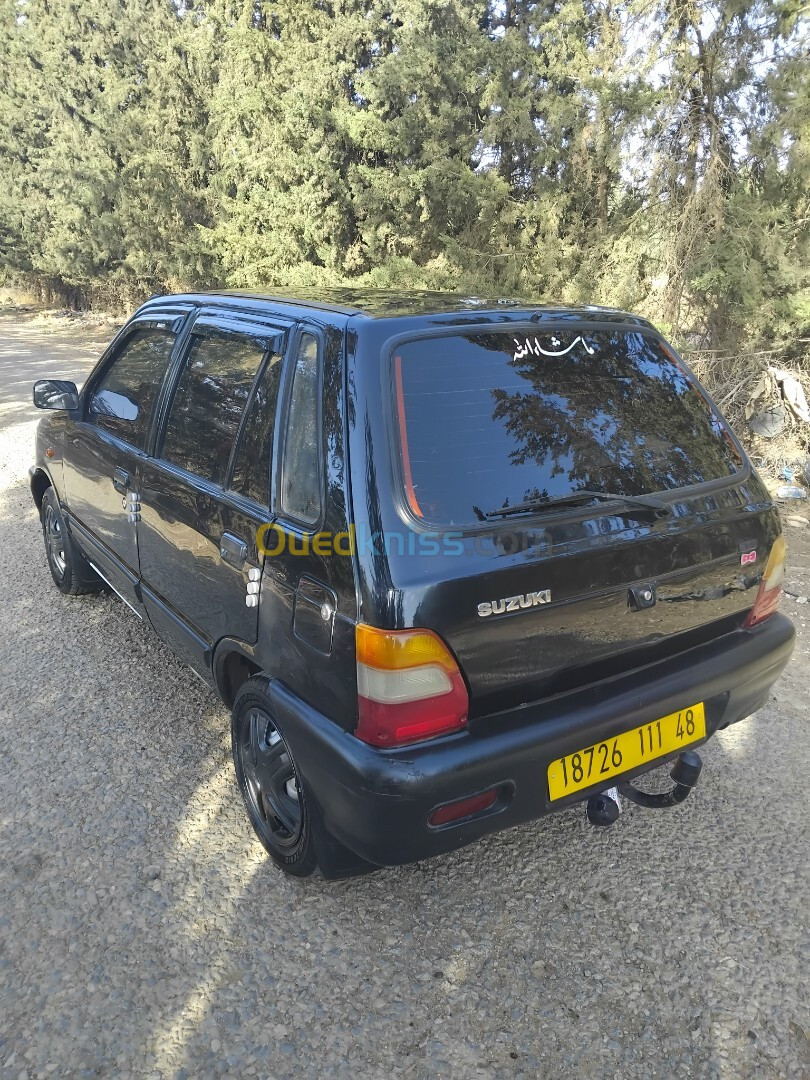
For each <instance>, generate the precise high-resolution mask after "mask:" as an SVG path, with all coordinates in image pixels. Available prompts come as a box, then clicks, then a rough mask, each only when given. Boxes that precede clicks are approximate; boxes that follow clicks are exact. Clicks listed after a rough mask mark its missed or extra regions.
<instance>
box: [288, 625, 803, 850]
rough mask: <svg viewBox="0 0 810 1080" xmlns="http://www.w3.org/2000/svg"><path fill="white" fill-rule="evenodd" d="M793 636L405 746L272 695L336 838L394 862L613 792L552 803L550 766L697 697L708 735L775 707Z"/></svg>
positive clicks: (779, 634)
mask: <svg viewBox="0 0 810 1080" xmlns="http://www.w3.org/2000/svg"><path fill="white" fill-rule="evenodd" d="M794 639H795V631H794V629H793V624H792V623H791V622H790V621H789V620H788V619H786V618H785V617H784V616H783V615H778V614H777V615H773V616H772V617H771V618H769V619H768V620H766V622H764V623H763V624H762V625H761V626H758V627H756V628H754V629H753V630H737V631H735V632H734V633H731V634H727V635H725V636H724V637H722V638H718V639H717V640H716V641H714V642H712V643H711V644H709V645H702V646H700V647H699V648H696V649H691V650H688V651H687V652H684V653H681V654H679V655H678V656H676V657H671V658H669V659H667V660H666V661H662V662H659V663H656V664H652V665H649V666H648V667H645V668H641V669H638V670H636V671H634V672H631V673H625V674H623V675H621V676H617V677H616V678H614V679H610V680H607V681H604V682H601V683H599V684H597V685H594V686H590V687H587V688H585V689H584V690H580V691H576V692H573V693H568V694H564V695H560V696H558V697H555V698H552V699H549V700H547V701H542V702H534V703H532V704H530V705H525V706H522V707H521V708H518V709H512V710H509V711H508V712H504V713H500V714H496V715H493V716H489V717H487V718H486V719H482V720H479V721H477V722H476V723H474V724H473V725H471V726H470V729H469V730H468V731H465V732H463V733H460V734H458V735H453V736H448V737H446V738H442V739H437V740H436V741H434V742H429V743H422V744H421V745H418V746H412V747H406V748H404V749H401V750H377V749H374V748H372V747H369V746H366V745H365V744H364V743H361V742H360V741H359V740H357V739H355V738H354V737H353V736H352V735H349V734H348V733H347V732H345V731H342V730H341V729H339V728H338V727H337V726H336V725H335V724H333V723H332V722H331V721H330V720H329V719H327V718H326V717H325V716H323V715H321V714H320V713H318V712H317V711H316V710H314V709H312V708H311V707H310V706H308V705H305V704H304V703H303V702H302V701H301V700H300V699H299V698H297V697H296V696H295V695H293V694H292V693H291V692H290V691H289V690H288V689H287V688H286V687H284V686H283V685H282V684H281V683H279V682H274V683H272V684H271V688H270V693H271V695H272V697H273V699H274V706H275V710H276V715H277V717H278V719H279V721H280V722H281V723H282V726H283V729H284V732H285V734H286V736H287V739H288V741H289V742H290V745H291V748H292V751H293V753H294V755H295V757H296V759H297V762H298V765H299V768H300V770H301V772H302V773H303V775H304V777H305V778H306V780H307V781H308V784H309V787H310V790H311V792H312V793H313V796H314V797H315V799H316V801H317V803H318V805H319V807H320V810H321V814H322V817H323V820H324V823H325V825H326V827H327V829H328V830H329V832H330V833H332V835H334V836H335V837H336V838H337V839H338V840H340V841H341V842H342V843H343V844H345V845H346V846H347V847H348V848H350V849H351V850H352V851H354V852H355V853H356V854H357V855H359V856H361V857H362V858H363V859H366V860H367V861H368V862H371V863H374V864H376V865H380V866H386V865H389V866H390V865H396V864H399V863H407V862H413V861H415V860H417V859H423V858H427V857H429V856H432V855H438V854H441V853H442V852H446V851H451V850H453V849H455V848H458V847H462V846H463V845H465V844H468V843H471V842H472V841H474V840H477V839H478V838H479V837H481V836H483V835H485V834H486V833H489V832H495V831H498V830H501V829H507V828H510V827H511V826H513V825H518V824H520V823H521V822H525V821H530V820H532V819H534V818H538V817H542V816H543V815H544V814H548V813H551V812H553V811H556V810H560V809H564V808H565V807H566V806H570V805H571V804H572V803H575V802H580V801H582V800H583V799H585V798H587V797H588V795H589V794H591V793H592V792H594V791H597V790H599V789H600V788H603V787H604V786H605V783H604V781H603V782H602V783H601V784H598V783H597V784H595V785H594V786H593V787H592V788H589V789H587V790H584V791H581V792H577V793H575V794H574V795H572V796H571V797H570V798H568V799H561V800H558V801H555V802H554V803H553V804H552V803H550V802H549V800H548V791H547V787H546V770H547V767H548V765H549V764H550V762H552V761H553V760H555V759H556V758H559V757H562V756H563V755H565V754H569V753H573V752H574V751H576V750H579V749H581V748H582V747H585V746H589V745H591V744H593V743H596V742H601V741H602V740H605V739H608V738H612V737H614V736H616V735H618V734H619V733H620V732H622V731H626V730H628V729H630V728H633V727H636V726H640V725H642V724H646V723H649V722H650V721H651V720H655V719H657V718H658V717H661V716H665V715H667V714H669V713H672V712H675V711H677V710H678V709H681V708H684V707H686V706H687V705H692V704H694V703H695V702H696V701H703V702H705V706H706V728H707V738H708V737H710V736H711V735H712V734H714V732H715V731H717V730H718V729H720V728H723V727H727V726H728V725H729V724H733V723H736V722H737V721H738V720H742V719H744V718H745V717H746V716H749V715H750V714H751V713H752V712H754V711H755V710H756V709H758V708H759V707H760V706H761V705H762V704H763V703H764V701H765V700H766V698H767V696H768V692H769V691H770V688H771V686H772V685H773V684H774V682H775V681H776V679H777V678H778V677H779V675H780V674H781V672H782V670H783V668H784V667H785V665H786V664H787V662H788V660H789V659H790V656H791V653H792V652H793V646H794ZM659 763H660V762H659ZM650 767H651V766H650V765H649V764H646V765H644V766H643V767H641V768H638V769H636V770H634V771H630V772H628V773H626V774H624V775H625V777H632V776H634V775H636V774H637V773H641V772H645V771H647V770H649V768H650ZM496 785H503V789H502V790H503V791H504V793H505V795H504V798H502V799H499V801H498V803H497V804H496V805H495V807H494V808H493V809H492V810H491V811H489V812H487V814H486V815H485V816H483V817H478V818H475V819H474V820H471V821H469V822H466V823H463V824H460V825H455V826H454V825H450V826H444V827H442V828H440V829H433V828H431V827H430V826H429V825H428V816H429V815H430V813H431V811H432V810H433V809H434V808H435V807H436V806H437V805H439V804H441V803H445V802H449V801H451V800H453V799H460V798H463V797H465V796H468V795H472V794H475V793H476V792H479V791H483V790H485V789H488V788H491V787H493V786H496Z"/></svg>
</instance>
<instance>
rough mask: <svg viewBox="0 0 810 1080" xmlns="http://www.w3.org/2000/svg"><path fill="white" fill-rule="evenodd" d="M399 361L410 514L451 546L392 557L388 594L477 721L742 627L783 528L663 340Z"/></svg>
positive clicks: (555, 338)
mask: <svg viewBox="0 0 810 1080" xmlns="http://www.w3.org/2000/svg"><path fill="white" fill-rule="evenodd" d="M390 365H391V366H390V376H391V393H392V397H393V398H394V401H395V410H394V417H393V426H394V428H395V429H396V431H397V434H398V439H397V441H398V450H397V458H398V467H399V472H400V477H399V479H400V503H401V507H400V509H401V512H402V513H403V514H404V515H405V516H406V517H409V518H410V519H411V523H412V525H413V527H414V529H415V531H416V532H417V534H418V535H419V538H420V546H424V545H425V541H426V538H428V539H432V540H433V541H435V542H438V543H439V545H440V551H441V555H440V556H439V557H433V556H431V557H429V558H426V559H421V560H420V559H417V560H416V561H414V560H413V559H410V558H397V557H396V555H393V556H390V557H389V563H390V566H391V574H392V584H393V585H394V586H395V588H398V589H401V590H403V592H404V593H405V594H406V595H409V597H410V603H408V604H407V605H406V607H408V608H410V609H411V610H412V611H413V612H414V618H413V624H414V625H418V626H425V627H429V628H431V629H434V630H435V631H437V632H438V633H439V634H440V635H441V636H442V637H443V638H444V640H445V641H446V642H447V643H448V644H449V645H450V647H451V648H452V649H453V651H454V652H455V654H456V657H457V658H458V661H459V663H460V665H461V668H462V671H463V672H464V674H465V677H466V679H467V682H468V685H469V688H470V694H471V716H473V717H474V716H476V715H482V714H486V713H490V712H492V711H498V710H500V709H504V708H509V707H513V706H515V705H517V704H520V703H522V702H525V701H531V700H536V699H537V698H538V697H545V696H548V695H549V694H553V693H558V692H562V691H565V690H568V689H571V688H573V687H576V686H582V685H585V684H587V683H590V682H594V681H597V680H600V679H603V678H605V677H609V676H611V675H613V674H617V673H619V672H621V671H624V670H627V669H629V668H632V667H637V666H639V665H641V664H643V663H646V662H651V661H654V660H655V659H657V658H659V657H661V656H663V655H667V654H670V653H672V652H675V651H679V650H682V649H685V648H688V647H690V646H691V645H694V644H698V643H700V642H701V641H704V640H707V639H709V638H711V637H714V636H717V635H718V634H720V633H723V632H725V631H727V630H730V629H732V628H734V627H736V626H739V625H740V623H741V621H742V618H743V616H744V613H745V612H746V611H747V610H748V609H750V608H751V606H752V605H753V602H754V597H755V594H756V585H757V583H758V579H759V576H760V575H761V572H762V569H763V567H764V564H765V561H766V560H767V555H768V551H769V549H770V545H771V543H772V542H773V540H774V538H775V536H776V534H777V533H778V521H777V519H776V515H775V513H774V511H773V509H772V506H771V503H770V500H769V498H768V496H767V492H766V491H765V489H764V487H763V486H762V484H761V482H760V481H759V480H758V478H757V477H756V476H755V475H754V474H752V473H751V470H750V467H749V466H748V464H747V462H746V461H745V460H744V456H743V454H742V451H741V449H740V447H739V445H738V443H737V442H736V440H735V439H734V437H733V435H732V434H731V432H730V430H729V428H728V427H727V425H726V423H725V422H724V420H723V419H722V417H721V416H720V414H719V413H718V412H717V410H716V408H715V407H714V406H713V404H712V403H711V402H710V400H709V399H708V397H707V396H706V394H705V393H704V392H703V391H702V389H701V388H700V386H699V384H698V383H697V382H696V380H695V379H694V377H693V376H692V375H691V373H690V372H689V371H688V370H687V369H686V367H685V366H684V365H683V363H682V362H681V361H680V359H679V358H678V357H677V356H676V355H675V354H674V353H673V351H672V350H671V349H670V348H669V347H668V346H667V345H666V344H665V343H664V342H663V341H662V340H661V339H660V337H659V336H658V335H657V334H656V333H655V332H654V331H652V330H648V329H646V328H643V327H639V326H614V325H610V324H606V323H601V324H600V323H578V324H573V325H572V323H571V322H568V323H567V324H561V325H559V326H551V327H549V326H546V325H543V326H542V327H540V328H538V327H537V326H532V327H531V328H527V327H526V326H525V325H523V326H513V327H509V328H508V329H504V328H503V327H492V328H490V327H482V328H476V329H474V330H468V329H463V330H459V329H458V328H454V329H452V330H450V331H448V332H441V333H437V332H436V331H435V330H434V331H432V332H431V333H430V334H429V335H425V336H422V337H418V338H412V339H410V340H405V341H401V342H399V343H398V344H397V345H396V346H395V347H394V349H393V350H392V353H391V358H390ZM588 493H590V494H588ZM568 500H570V501H568ZM430 550H431V551H432V550H433V549H432V548H431V549H430ZM461 552H463V555H462V556H461V557H459V556H460V554H461ZM454 555H455V557H452V556H454Z"/></svg>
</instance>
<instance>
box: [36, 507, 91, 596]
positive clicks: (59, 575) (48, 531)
mask: <svg viewBox="0 0 810 1080" xmlns="http://www.w3.org/2000/svg"><path fill="white" fill-rule="evenodd" d="M39 516H40V520H41V522H42V536H43V539H44V541H45V555H46V557H47V559H48V569H49V570H50V571H51V577H52V578H53V580H54V584H55V585H56V587H57V588H58V589H59V591H60V592H61V593H64V594H65V596H81V595H82V594H83V593H92V592H99V591H100V590H101V589H102V588H103V583H102V582H101V580H100V579H96V581H93V578H92V576H91V575H92V570H91V569H90V567H88V566H87V564H86V563H85V562H84V560H83V559H82V557H81V555H80V553H79V552H78V551H77V550H76V546H75V544H74V543H73V541H72V540H71V538H70V534H69V533H68V531H67V529H66V527H65V519H64V516H63V514H62V509H61V507H60V506H59V499H58V498H57V497H56V492H55V491H54V489H53V488H52V487H49V488H48V490H47V491H46V492H45V494H44V495H43V496H42V505H41V506H40V511H39ZM96 582H97V583H96Z"/></svg>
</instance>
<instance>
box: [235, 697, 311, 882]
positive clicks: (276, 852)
mask: <svg viewBox="0 0 810 1080" xmlns="http://www.w3.org/2000/svg"><path fill="white" fill-rule="evenodd" d="M265 685H266V679H265V678H264V677H262V676H255V677H254V678H252V679H248V681H247V682H246V683H245V685H244V686H243V687H242V689H241V690H240V691H239V694H238V695H237V698H236V701H235V702H234V707H233V720H232V724H231V740H232V745H233V761H234V766H235V768H236V778H237V780H238V781H239V790H240V791H241V793H242V798H243V799H244V801H245V806H246V807H247V812H248V816H249V817H250V822H251V824H252V825H253V828H254V829H255V831H256V834H257V836H258V837H259V839H260V840H261V842H262V844H263V845H264V847H265V849H266V850H267V852H268V854H269V855H270V857H271V858H272V859H273V861H274V862H275V863H276V864H277V865H278V866H280V867H281V869H282V870H284V871H285V872H286V873H288V874H292V875H293V876H294V877H307V876H308V875H309V874H311V873H312V871H313V870H314V869H315V867H316V866H317V863H318V860H317V855H316V853H315V843H314V837H313V825H312V816H311V813H310V811H309V808H308V806H307V799H306V795H305V789H304V784H303V780H302V777H301V776H300V774H299V772H298V770H297V768H296V765H295V761H294V759H293V756H292V753H291V752H290V748H289V746H288V745H287V743H286V741H285V739H284V735H283V734H282V732H281V730H280V729H279V726H278V723H277V722H276V720H275V719H274V717H273V714H272V709H271V703H270V699H269V697H268V695H267V693H266V691H265V689H264V687H265Z"/></svg>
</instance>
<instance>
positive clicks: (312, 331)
mask: <svg viewBox="0 0 810 1080" xmlns="http://www.w3.org/2000/svg"><path fill="white" fill-rule="evenodd" d="M305 334H309V335H310V337H314V338H315V340H316V342H317V345H318V355H317V359H316V364H317V390H316V393H317V399H316V402H315V413H316V415H315V438H316V447H317V466H318V504H319V505H318V518H317V520H316V521H315V523H314V524H311V523H310V522H305V521H301V520H300V519H299V518H296V517H294V516H293V515H292V514H290V513H288V512H287V511H286V510H285V509H284V506H283V503H282V498H281V478H282V475H283V472H284V463H285V461H286V457H287V430H288V426H289V419H290V400H291V398H292V390H293V383H294V381H295V371H296V360H297V357H298V349H299V347H300V345H301V339H302V338H303V337H304V335H305ZM291 337H292V340H291V343H290V347H289V349H288V356H287V361H286V365H285V370H283V371H282V385H281V389H280V393H279V406H280V407H281V412H280V414H279V413H277V414H276V420H277V421H278V419H279V416H280V419H281V430H280V431H278V432H277V437H276V439H275V447H274V449H273V462H272V469H273V475H272V479H271V484H270V511H271V515H272V518H273V520H274V521H279V522H280V523H281V524H283V525H286V526H288V527H289V529H290V530H291V531H292V532H294V533H295V534H296V535H297V536H301V537H304V536H310V537H311V536H314V534H315V533H317V532H320V531H321V529H322V528H323V523H324V518H325V515H326V498H325V494H324V447H323V370H324V352H325V349H326V339H325V336H324V333H323V330H322V328H321V327H320V326H316V325H314V324H313V323H310V322H302V323H299V324H298V325H297V326H296V328H295V333H294V334H293V335H291Z"/></svg>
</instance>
